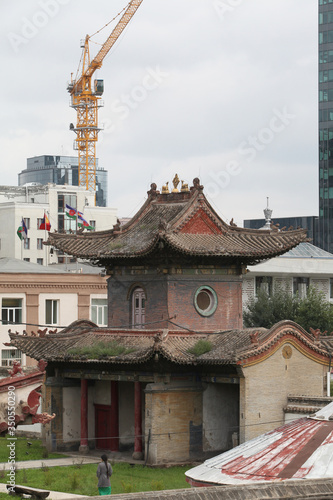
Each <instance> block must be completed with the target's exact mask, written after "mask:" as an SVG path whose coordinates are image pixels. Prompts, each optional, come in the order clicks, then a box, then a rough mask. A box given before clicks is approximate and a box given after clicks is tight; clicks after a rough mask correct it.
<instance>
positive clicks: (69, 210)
mask: <svg viewBox="0 0 333 500" xmlns="http://www.w3.org/2000/svg"><path fill="white" fill-rule="evenodd" d="M79 213H80V212H79ZM76 214H77V212H76V209H75V208H72V207H70V206H69V205H67V203H66V215H67V216H68V217H70V218H71V219H76Z"/></svg>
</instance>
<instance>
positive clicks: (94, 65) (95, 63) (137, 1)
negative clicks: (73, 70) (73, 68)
mask: <svg viewBox="0 0 333 500" xmlns="http://www.w3.org/2000/svg"><path fill="white" fill-rule="evenodd" d="M142 2H143V0H132V1H131V2H130V3H129V4H128V7H127V9H126V11H125V12H124V14H123V15H122V17H121V18H120V20H119V22H118V24H117V25H116V26H115V28H114V29H113V31H112V33H111V34H110V36H109V37H108V39H107V40H106V41H105V42H104V44H103V46H102V48H101V49H100V51H99V52H98V54H97V55H96V57H94V59H93V60H92V61H91V63H90V64H89V67H88V68H87V69H86V71H85V72H84V73H83V74H82V75H81V77H80V78H79V80H78V81H77V82H76V83H75V84H74V88H76V89H78V88H80V84H81V82H82V79H83V78H90V77H91V76H92V75H93V74H94V72H95V71H96V69H98V68H100V67H101V66H102V63H103V59H104V57H105V56H106V55H107V53H108V52H109V50H110V49H111V48H112V46H113V45H114V44H115V43H116V41H117V39H118V38H119V37H120V35H121V34H122V32H123V31H124V29H125V28H126V26H127V25H128V23H129V22H130V20H131V19H132V17H133V16H134V14H135V13H136V11H137V10H138V8H139V7H140V5H141V4H142ZM74 88H73V91H74ZM73 91H72V92H73ZM72 92H71V93H72Z"/></svg>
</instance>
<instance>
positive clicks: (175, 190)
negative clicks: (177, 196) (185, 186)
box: [172, 174, 180, 193]
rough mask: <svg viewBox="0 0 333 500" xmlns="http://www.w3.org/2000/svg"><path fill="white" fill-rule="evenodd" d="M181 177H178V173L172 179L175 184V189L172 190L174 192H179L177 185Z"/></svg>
mask: <svg viewBox="0 0 333 500" xmlns="http://www.w3.org/2000/svg"><path fill="white" fill-rule="evenodd" d="M179 182H180V181H179V177H178V174H176V175H175V176H174V178H173V181H172V184H173V190H172V192H173V193H179V191H178V189H177V186H178V184H179Z"/></svg>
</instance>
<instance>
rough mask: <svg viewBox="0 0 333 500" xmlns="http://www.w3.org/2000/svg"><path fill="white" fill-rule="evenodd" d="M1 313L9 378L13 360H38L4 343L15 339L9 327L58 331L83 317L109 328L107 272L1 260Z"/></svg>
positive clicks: (0, 359) (1, 359)
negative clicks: (10, 336)
mask: <svg viewBox="0 0 333 500" xmlns="http://www.w3.org/2000/svg"><path fill="white" fill-rule="evenodd" d="M0 313H1V317H0V319H1V321H0V366H1V367H3V370H4V372H3V374H2V375H3V376H5V375H6V373H7V370H6V368H8V367H10V366H11V365H12V364H13V362H14V361H19V362H20V363H21V364H22V365H23V366H29V365H35V364H36V361H35V360H31V359H30V358H27V357H26V356H25V355H24V354H22V353H21V352H20V351H19V350H18V349H16V348H14V347H11V346H9V345H5V344H6V343H8V342H9V340H10V339H9V335H8V330H11V331H12V332H17V333H18V334H20V335H22V334H24V335H26V334H27V335H39V333H40V330H45V329H47V333H48V332H49V330H51V331H55V330H58V331H59V330H61V329H63V328H64V327H67V326H68V325H69V324H70V323H72V322H73V321H76V320H78V319H86V320H91V321H93V322H94V323H95V324H97V325H98V326H101V327H102V326H107V324H108V317H107V314H108V306H107V276H106V275H105V273H104V272H103V270H101V269H100V268H96V267H93V266H91V265H89V264H82V263H81V264H79V266H77V265H76V264H70V263H69V264H68V265H66V264H56V265H51V266H48V267H46V266H39V265H37V264H34V263H31V262H24V261H22V260H19V259H11V258H0ZM4 374H5V375H4ZM0 377H1V369H0Z"/></svg>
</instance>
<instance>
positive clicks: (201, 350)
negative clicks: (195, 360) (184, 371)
mask: <svg viewBox="0 0 333 500" xmlns="http://www.w3.org/2000/svg"><path fill="white" fill-rule="evenodd" d="M211 350H212V343H211V342H209V340H198V342H197V343H196V344H195V345H194V346H193V347H191V348H190V349H188V352H189V353H190V354H193V355H194V356H201V354H205V353H206V352H209V351H211Z"/></svg>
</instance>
